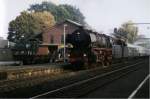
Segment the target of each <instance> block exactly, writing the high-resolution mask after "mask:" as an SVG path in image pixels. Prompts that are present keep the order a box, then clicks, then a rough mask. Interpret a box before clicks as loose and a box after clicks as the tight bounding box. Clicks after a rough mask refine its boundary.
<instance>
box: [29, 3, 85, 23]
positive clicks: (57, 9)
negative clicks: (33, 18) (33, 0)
mask: <svg viewBox="0 0 150 99" xmlns="http://www.w3.org/2000/svg"><path fill="white" fill-rule="evenodd" d="M28 10H29V11H34V12H43V11H48V12H51V13H52V14H53V15H54V17H55V20H56V22H58V23H59V22H61V21H64V20H65V19H70V20H73V21H76V22H78V23H81V24H85V21H84V16H83V14H82V13H81V12H80V10H79V9H77V8H75V7H73V6H71V5H59V6H57V5H55V4H53V3H51V2H42V4H34V5H31V6H30V8H29V9H28Z"/></svg>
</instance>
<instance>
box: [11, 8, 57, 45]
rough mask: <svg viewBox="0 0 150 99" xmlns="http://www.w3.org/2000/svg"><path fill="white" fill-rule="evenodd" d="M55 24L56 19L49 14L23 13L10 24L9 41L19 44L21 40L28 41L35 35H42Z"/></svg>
mask: <svg viewBox="0 0 150 99" xmlns="http://www.w3.org/2000/svg"><path fill="white" fill-rule="evenodd" d="M54 23H55V21H54V17H53V15H52V14H51V13H49V12H35V13H28V12H25V11H24V12H22V13H21V15H19V16H18V17H16V19H15V20H12V21H11V22H10V23H9V28H8V31H9V32H8V40H9V41H12V42H15V43H19V42H20V40H22V39H24V40H28V39H29V38H30V37H32V36H33V35H35V34H39V33H42V32H43V30H45V29H47V28H50V27H51V26H53V25H54Z"/></svg>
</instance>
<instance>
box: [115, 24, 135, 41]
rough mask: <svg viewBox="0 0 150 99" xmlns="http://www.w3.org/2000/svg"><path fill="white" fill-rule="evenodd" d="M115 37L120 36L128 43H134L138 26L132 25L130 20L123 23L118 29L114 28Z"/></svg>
mask: <svg viewBox="0 0 150 99" xmlns="http://www.w3.org/2000/svg"><path fill="white" fill-rule="evenodd" d="M113 35H114V36H115V37H116V38H122V39H124V40H125V41H127V42H129V43H134V41H135V40H136V38H137V36H138V28H137V27H136V26H134V24H133V22H132V21H128V22H126V23H123V24H122V25H121V27H120V28H119V29H116V28H115V29H114V34H113Z"/></svg>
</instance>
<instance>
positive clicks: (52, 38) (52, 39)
mask: <svg viewBox="0 0 150 99" xmlns="http://www.w3.org/2000/svg"><path fill="white" fill-rule="evenodd" d="M51 43H54V36H53V35H51Z"/></svg>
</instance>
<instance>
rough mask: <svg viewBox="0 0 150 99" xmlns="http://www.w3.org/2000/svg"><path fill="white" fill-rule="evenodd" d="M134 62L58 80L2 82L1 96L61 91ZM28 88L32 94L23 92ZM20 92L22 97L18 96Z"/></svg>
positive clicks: (65, 76)
mask: <svg viewBox="0 0 150 99" xmlns="http://www.w3.org/2000/svg"><path fill="white" fill-rule="evenodd" d="M138 61H141V60H136V61H134V62H135V63H136V62H138ZM134 62H124V63H118V64H113V65H112V66H111V68H103V69H104V70H103V71H101V69H102V68H96V69H93V70H83V71H78V72H67V73H64V74H60V78H59V77H58V78H56V79H55V76H56V75H51V76H48V75H45V76H41V77H32V78H28V79H27V78H26V79H18V80H12V81H6V82H0V90H1V92H2V93H1V92H0V94H2V95H1V96H3V97H12V96H13V97H33V96H36V95H37V94H41V93H44V92H47V91H49V90H55V89H59V88H60V87H64V86H66V85H70V84H73V83H75V82H78V81H81V80H85V79H88V78H89V77H94V76H96V75H101V74H103V73H105V72H108V71H112V70H115V69H119V68H121V67H124V66H126V65H130V64H133V63H134ZM88 74H89V75H88ZM79 76H80V77H79ZM81 76H83V77H81ZM53 78H54V79H53ZM59 82H60V83H59ZM4 83H5V84H4ZM50 84H52V85H53V86H51V85H50ZM32 86H33V88H32ZM37 86H38V88H39V89H41V90H40V91H39V90H38V89H37ZM43 86H45V87H43ZM26 87H27V88H28V89H29V90H30V89H31V90H30V92H26V91H23V92H22V90H24V88H26ZM30 87H31V88H30ZM18 89H19V90H18ZM34 89H37V90H34ZM16 90H17V91H16ZM18 92H20V96H17V94H18ZM3 93H4V94H3ZM30 93H32V94H30Z"/></svg>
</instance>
